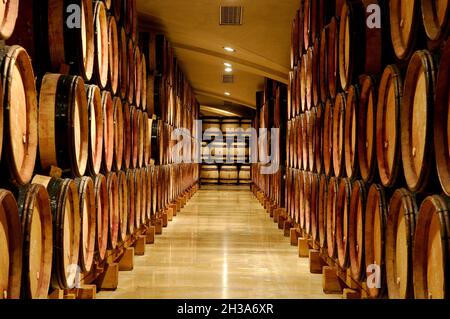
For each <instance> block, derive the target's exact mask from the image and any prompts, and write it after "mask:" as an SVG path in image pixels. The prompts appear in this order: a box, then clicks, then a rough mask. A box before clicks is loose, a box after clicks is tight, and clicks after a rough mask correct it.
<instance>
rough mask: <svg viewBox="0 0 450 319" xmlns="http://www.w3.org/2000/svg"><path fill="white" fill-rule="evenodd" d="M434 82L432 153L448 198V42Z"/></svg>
mask: <svg viewBox="0 0 450 319" xmlns="http://www.w3.org/2000/svg"><path fill="white" fill-rule="evenodd" d="M442 57H443V58H442V59H441V64H440V66H439V72H438V76H437V81H436V98H435V110H434V151H435V156H436V167H437V171H438V175H439V180H440V182H441V186H442V189H443V190H444V192H445V193H446V194H447V195H449V196H450V160H449V154H450V138H449V137H448V136H450V107H449V105H450V103H449V102H450V97H449V95H448V91H449V88H450V41H448V43H447V45H446V46H445V48H444V49H443V51H442Z"/></svg>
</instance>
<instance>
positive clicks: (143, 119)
mask: <svg viewBox="0 0 450 319" xmlns="http://www.w3.org/2000/svg"><path fill="white" fill-rule="evenodd" d="M138 114H139V115H138V117H139V140H138V143H139V151H138V163H137V165H138V167H139V168H141V167H144V140H145V134H146V132H145V130H146V128H147V119H146V115H147V113H146V112H142V111H141V110H138Z"/></svg>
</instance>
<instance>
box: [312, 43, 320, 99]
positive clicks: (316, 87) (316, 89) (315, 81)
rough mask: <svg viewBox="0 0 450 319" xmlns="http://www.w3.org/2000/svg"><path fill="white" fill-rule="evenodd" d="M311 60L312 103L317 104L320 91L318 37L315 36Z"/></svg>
mask: <svg viewBox="0 0 450 319" xmlns="http://www.w3.org/2000/svg"><path fill="white" fill-rule="evenodd" d="M312 50H313V53H314V56H313V61H312V70H311V72H312V75H313V77H312V94H313V97H312V99H313V105H314V106H317V105H318V104H319V102H320V101H321V96H320V94H321V92H320V81H321V79H320V76H321V73H320V37H317V38H315V40H314V47H313V49H312Z"/></svg>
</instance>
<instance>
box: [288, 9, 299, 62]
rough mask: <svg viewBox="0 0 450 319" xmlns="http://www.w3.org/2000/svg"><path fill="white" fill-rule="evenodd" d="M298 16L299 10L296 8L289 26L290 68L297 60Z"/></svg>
mask: <svg viewBox="0 0 450 319" xmlns="http://www.w3.org/2000/svg"><path fill="white" fill-rule="evenodd" d="M298 18H299V10H297V12H296V14H295V17H294V20H293V21H292V26H291V50H290V61H291V69H294V66H295V64H296V63H297V60H298V39H299V37H298Z"/></svg>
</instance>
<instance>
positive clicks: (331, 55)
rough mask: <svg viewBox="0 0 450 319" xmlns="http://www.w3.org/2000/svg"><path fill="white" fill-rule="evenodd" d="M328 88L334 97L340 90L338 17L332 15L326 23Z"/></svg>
mask: <svg viewBox="0 0 450 319" xmlns="http://www.w3.org/2000/svg"><path fill="white" fill-rule="evenodd" d="M327 41H328V43H327V48H328V58H327V61H328V69H327V77H328V90H329V92H330V96H331V97H332V98H333V99H334V98H335V97H336V95H337V93H338V92H339V90H340V81H339V44H340V43H339V18H337V17H333V18H332V19H331V22H330V24H329V25H328V40H327Z"/></svg>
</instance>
